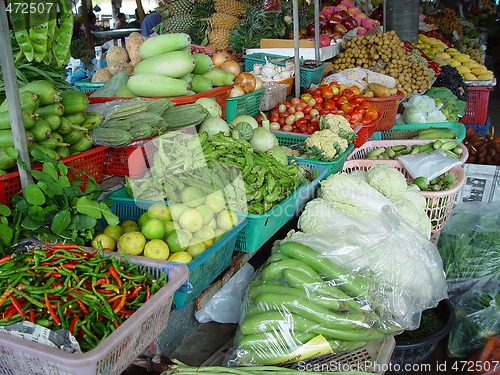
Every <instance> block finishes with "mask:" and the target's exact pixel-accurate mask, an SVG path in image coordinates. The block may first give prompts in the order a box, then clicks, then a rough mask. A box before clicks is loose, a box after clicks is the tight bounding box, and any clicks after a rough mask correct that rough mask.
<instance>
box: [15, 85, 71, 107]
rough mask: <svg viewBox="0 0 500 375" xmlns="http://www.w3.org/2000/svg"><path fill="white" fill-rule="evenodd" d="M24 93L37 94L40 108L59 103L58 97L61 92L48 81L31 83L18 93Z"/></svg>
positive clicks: (59, 98)
mask: <svg viewBox="0 0 500 375" xmlns="http://www.w3.org/2000/svg"><path fill="white" fill-rule="evenodd" d="M25 91H30V92H33V93H35V94H37V95H38V99H39V101H40V105H41V106H43V105H49V104H54V103H56V102H59V101H61V97H60V96H59V94H60V93H61V92H60V91H59V90H58V89H57V87H56V86H55V85H54V84H53V83H52V82H49V81H44V80H38V81H32V82H30V83H28V84H27V85H25V86H23V87H21V88H20V89H19V92H25Z"/></svg>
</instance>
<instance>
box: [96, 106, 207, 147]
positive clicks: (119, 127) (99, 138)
mask: <svg viewBox="0 0 500 375" xmlns="http://www.w3.org/2000/svg"><path fill="white" fill-rule="evenodd" d="M108 104H109V103H108ZM111 105H112V108H111V110H110V111H109V113H107V116H106V119H105V120H104V121H103V123H102V125H100V126H98V127H96V128H95V129H94V130H93V132H92V135H93V138H94V143H95V144H98V145H105V146H114V147H120V146H126V145H129V144H130V143H131V142H133V141H136V140H141V139H147V138H151V137H153V136H155V135H157V134H162V133H165V132H167V131H168V130H173V129H179V128H184V127H188V126H196V125H199V124H201V123H202V122H203V121H204V120H205V119H207V118H209V117H210V112H209V111H208V110H206V109H205V108H204V107H203V106H202V105H201V104H199V103H190V104H184V105H180V106H175V105H174V103H173V102H172V101H170V100H168V99H165V98H163V99H158V100H143V99H140V98H135V99H131V100H126V101H118V102H117V103H116V104H114V103H113V102H111ZM105 106H106V105H105ZM106 107H107V108H109V106H106ZM103 111H104V110H103Z"/></svg>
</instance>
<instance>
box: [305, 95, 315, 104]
mask: <svg viewBox="0 0 500 375" xmlns="http://www.w3.org/2000/svg"><path fill="white" fill-rule="evenodd" d="M306 103H307V105H308V106H309V107H312V106H313V105H315V104H316V99H314V98H313V97H312V96H311V97H310V98H309V99H307V102H306Z"/></svg>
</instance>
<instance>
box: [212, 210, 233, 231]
mask: <svg viewBox="0 0 500 375" xmlns="http://www.w3.org/2000/svg"><path fill="white" fill-rule="evenodd" d="M237 223H238V216H236V214H235V213H234V212H233V211H230V210H222V211H221V212H219V214H218V215H217V226H218V227H219V228H221V229H224V230H226V231H228V230H230V229H231V228H232V227H234V226H235V225H236V224H237Z"/></svg>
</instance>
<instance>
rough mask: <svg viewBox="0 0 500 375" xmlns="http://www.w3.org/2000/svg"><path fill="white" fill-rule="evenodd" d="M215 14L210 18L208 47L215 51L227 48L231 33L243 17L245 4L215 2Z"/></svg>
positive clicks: (230, 0) (224, 0)
mask: <svg viewBox="0 0 500 375" xmlns="http://www.w3.org/2000/svg"><path fill="white" fill-rule="evenodd" d="M214 8H215V13H213V14H212V15H211V16H210V31H209V32H208V35H207V38H208V47H210V48H213V49H215V50H217V51H220V50H225V49H227V48H228V47H229V37H230V36H231V31H233V30H234V29H235V28H236V25H237V23H238V20H239V19H240V18H242V17H243V16H244V15H245V11H246V4H245V3H243V2H241V1H239V0H215V2H214Z"/></svg>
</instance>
